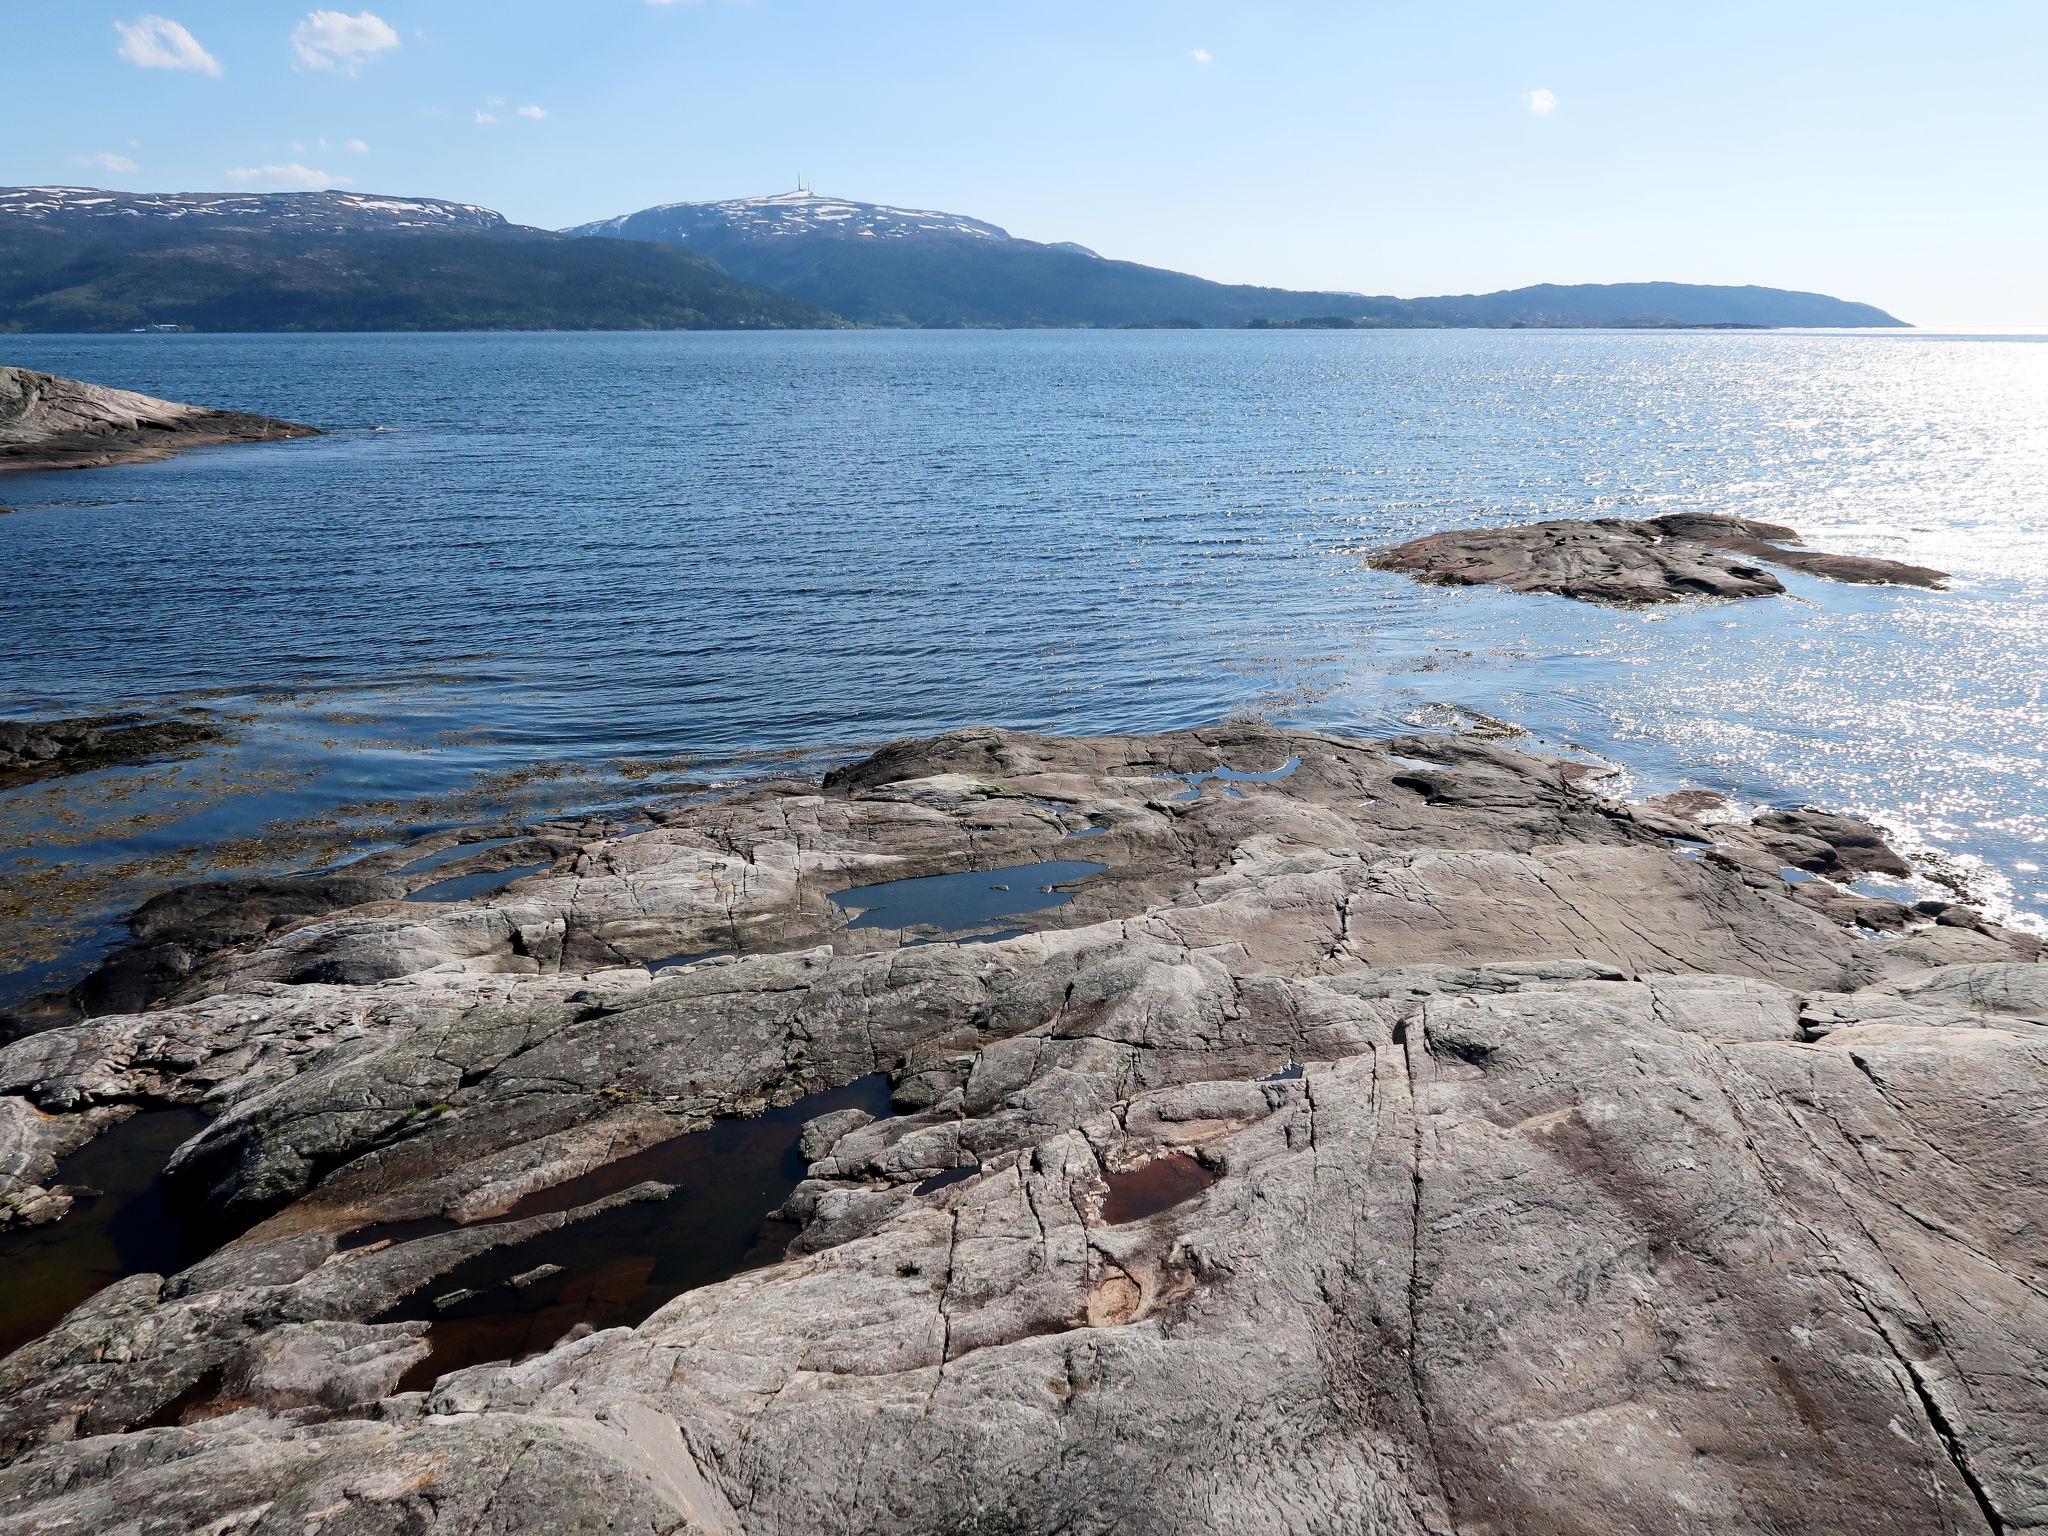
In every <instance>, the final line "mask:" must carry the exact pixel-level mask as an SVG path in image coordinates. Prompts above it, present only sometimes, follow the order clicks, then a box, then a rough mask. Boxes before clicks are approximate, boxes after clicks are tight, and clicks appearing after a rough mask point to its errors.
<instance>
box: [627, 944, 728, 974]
mask: <svg viewBox="0 0 2048 1536" xmlns="http://www.w3.org/2000/svg"><path fill="white" fill-rule="evenodd" d="M738 953H739V951H738V950H736V949H699V950H692V951H691V952H690V953H688V954H683V955H668V956H666V957H664V958H662V959H660V960H650V961H648V962H647V969H648V971H649V972H650V973H652V974H655V975H659V974H660V973H661V972H663V971H672V970H675V969H676V968H677V967H678V966H684V965H695V964H696V963H697V962H698V961H699V960H717V959H720V958H721V957H723V956H726V955H736V954H738Z"/></svg>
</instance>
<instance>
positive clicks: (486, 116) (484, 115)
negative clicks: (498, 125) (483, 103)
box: [476, 112, 498, 123]
mask: <svg viewBox="0 0 2048 1536" xmlns="http://www.w3.org/2000/svg"><path fill="white" fill-rule="evenodd" d="M476 120H477V121H478V122H480V123H495V122H496V121H497V120H498V119H497V118H496V117H495V116H494V115H493V114H491V113H489V112H479V113H477V115H476Z"/></svg>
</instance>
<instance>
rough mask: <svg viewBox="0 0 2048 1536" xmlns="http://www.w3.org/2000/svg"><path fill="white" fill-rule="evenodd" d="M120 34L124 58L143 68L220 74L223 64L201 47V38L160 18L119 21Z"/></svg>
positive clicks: (146, 17) (142, 17)
mask: <svg viewBox="0 0 2048 1536" xmlns="http://www.w3.org/2000/svg"><path fill="white" fill-rule="evenodd" d="M114 30H115V31H116V32H118V33H120V34H121V47H120V50H119V51H120V54H121V57H122V58H124V59H126V60H127V61H128V62H129V63H130V64H135V65H139V66H140V67H142V68H143V69H189V70H191V71H192V72H193V73H194V74H200V75H218V74H219V73H220V72H221V71H220V61H219V60H218V59H216V58H215V57H214V56H213V55H212V54H210V53H208V52H207V51H206V50H205V49H204V48H202V47H200V46H199V39H198V38H196V37H194V36H193V35H192V34H191V33H190V32H187V31H186V30H185V29H184V28H183V27H181V26H179V25H178V23H176V22H175V21H166V20H165V19H164V18H163V17H161V16H141V17H137V18H136V19H135V20H134V21H117V22H115V23H114Z"/></svg>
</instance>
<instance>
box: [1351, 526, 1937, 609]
mask: <svg viewBox="0 0 2048 1536" xmlns="http://www.w3.org/2000/svg"><path fill="white" fill-rule="evenodd" d="M1759 561H1761V562H1764V563H1765V564H1769V565H1778V566H1784V567H1786V568H1788V569H1791V570H1795V571H1803V572H1805V573H1806V574H1808V575H1811V576H1825V577H1827V578H1829V579H1830V580H1833V581H1851V582H1862V583H1866V584H1898V585H1904V586H1912V587H1931V588H1934V589H1936V590H1940V589H1941V587H1942V584H1943V582H1945V581H1946V580H1947V579H1948V578H1947V575H1946V573H1944V572H1941V571H1936V570H1930V569H1929V568H1927V567H1926V566H1920V565H1906V564H1903V563H1901V562H1899V561H1897V560H1878V559H1873V558H1869V557H1866V556H1861V555H1830V554H1824V553H1822V552H1821V551H1819V550H1811V549H1806V548H1803V547H1800V543H1799V534H1798V532H1797V531H1796V530H1794V529H1791V528H1786V527H1783V526H1781V525H1780V524H1777V523H1760V522H1756V521H1754V520H1752V519H1749V518H1743V517H1719V516H1714V515H1711V514H1708V513H1699V512H1674V513H1668V514H1666V515H1665V516H1662V517H1653V518H1649V519H1646V520H1644V521H1640V522H1639V521H1634V520H1632V519H1628V518H1619V517H1601V518H1558V519H1554V520H1552V521H1549V522H1541V523H1527V524H1524V525H1522V526H1520V527H1511V528H1461V529H1457V530H1454V531H1452V532H1448V533H1433V534H1430V535H1428V536H1427V537H1426V538H1420V539H1414V540H1411V541H1410V542H1408V543H1406V544H1399V545H1396V546H1395V547H1394V548H1392V549H1386V550H1381V551H1379V552H1378V553H1376V554H1374V555H1372V556H1371V557H1370V559H1369V561H1368V563H1369V564H1371V565H1373V566H1375V567H1376V568H1378V569H1380V570H1383V571H1401V572H1405V573H1406V574H1408V575H1410V576H1414V577H1416V578H1418V579H1420V580H1422V581H1427V582H1433V583H1436V584H1437V585H1440V586H1454V587H1470V586H1482V585H1484V586H1495V587H1506V588H1508V589H1509V590H1510V591H1514V592H1555V593H1557V594H1559V595H1560V596H1563V597H1574V598H1579V599H1581V600H1583V601H1586V602H1598V603H1628V604H1637V603H1675V602H1681V601H1684V600H1685V599H1687V598H1698V597H1768V596H1774V595H1776V594H1779V593H1782V592H1783V591H1784V590H1785V584H1784V583H1783V582H1781V581H1780V580H1779V579H1778V578H1777V577H1776V576H1775V575H1773V574H1772V573H1771V572H1770V571H1768V570H1765V569H1764V568H1763V565H1760V564H1758V563H1757V562H1759Z"/></svg>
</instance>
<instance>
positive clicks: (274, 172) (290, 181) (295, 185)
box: [227, 160, 349, 191]
mask: <svg viewBox="0 0 2048 1536" xmlns="http://www.w3.org/2000/svg"><path fill="white" fill-rule="evenodd" d="M227 178H228V180H229V181H264V182H269V183H270V184H271V185H272V186H276V187H284V188H287V189H289V190H293V191H317V190H318V189H320V188H321V187H345V186H347V185H348V184H349V182H348V178H347V177H346V176H330V175H328V174H327V172H325V171H316V170H314V169H313V168H312V167H311V166H309V165H301V164H299V162H298V161H296V160H294V161H293V162H292V163H291V164H290V165H243V166H237V167H236V168H235V169H234V170H232V171H229V172H228V173H227Z"/></svg>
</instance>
